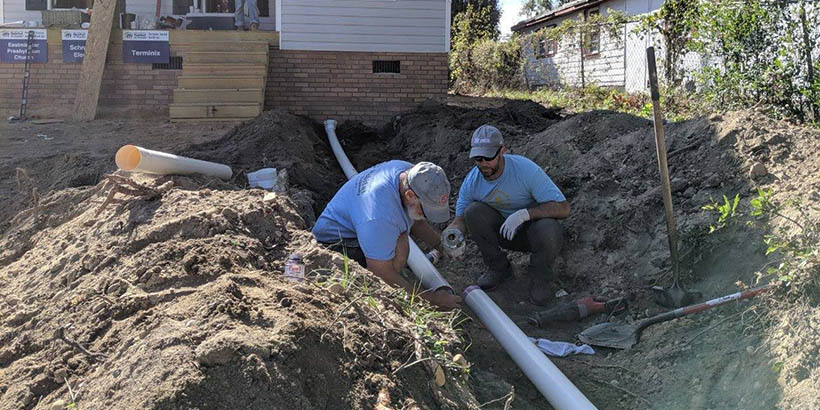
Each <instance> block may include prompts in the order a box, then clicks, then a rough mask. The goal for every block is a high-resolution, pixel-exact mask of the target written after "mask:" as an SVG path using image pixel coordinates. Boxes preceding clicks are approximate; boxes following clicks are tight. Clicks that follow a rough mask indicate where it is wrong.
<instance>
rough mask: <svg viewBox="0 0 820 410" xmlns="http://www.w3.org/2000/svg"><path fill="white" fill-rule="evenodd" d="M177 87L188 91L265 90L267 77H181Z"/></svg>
mask: <svg viewBox="0 0 820 410" xmlns="http://www.w3.org/2000/svg"><path fill="white" fill-rule="evenodd" d="M183 73H184V71H183ZM177 81H178V82H177V86H178V87H179V88H186V89H203V88H206V89H207V88H210V89H214V88H218V89H240V88H265V77H264V76H261V75H242V76H239V75H190V76H189V75H185V74H183V75H181V76H180V77H178V79H177Z"/></svg>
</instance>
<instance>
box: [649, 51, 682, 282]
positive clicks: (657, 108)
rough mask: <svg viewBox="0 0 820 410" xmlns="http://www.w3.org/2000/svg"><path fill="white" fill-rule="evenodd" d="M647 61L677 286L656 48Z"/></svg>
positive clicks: (673, 218)
mask: <svg viewBox="0 0 820 410" xmlns="http://www.w3.org/2000/svg"><path fill="white" fill-rule="evenodd" d="M646 61H647V66H648V68H649V91H650V95H651V97H652V116H653V121H652V123H653V124H654V126H655V148H656V149H657V153H658V169H659V170H660V172H661V185H662V186H663V210H664V212H665V213H666V231H667V234H668V239H669V253H670V254H671V256H672V273H673V274H674V282H673V283H674V285H673V286H677V283H678V279H679V278H680V262H679V260H680V259H679V258H678V240H677V236H678V235H677V232H676V230H675V214H674V213H673V212H672V187H671V184H670V183H669V165H668V164H667V162H666V139H665V138H664V135H663V109H662V108H661V103H660V93H659V92H658V70H657V67H656V65H655V47H649V48H647V49H646Z"/></svg>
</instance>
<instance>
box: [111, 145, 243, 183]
mask: <svg viewBox="0 0 820 410" xmlns="http://www.w3.org/2000/svg"><path fill="white" fill-rule="evenodd" d="M114 161H115V162H116V163H117V166H118V167H119V168H120V169H122V170H124V171H138V172H145V173H149V174H160V175H169V174H176V175H190V174H202V175H208V176H213V177H217V178H220V179H231V175H232V174H233V172H232V171H231V167H229V166H227V165H224V164H217V163H215V162H208V161H202V160H198V159H193V158H186V157H180V156H178V155H174V154H169V153H167V152H160V151H154V150H150V149H145V148H142V147H137V146H135V145H123V146H122V147H121V148H120V149H119V150H117V154H116V156H115V157H114Z"/></svg>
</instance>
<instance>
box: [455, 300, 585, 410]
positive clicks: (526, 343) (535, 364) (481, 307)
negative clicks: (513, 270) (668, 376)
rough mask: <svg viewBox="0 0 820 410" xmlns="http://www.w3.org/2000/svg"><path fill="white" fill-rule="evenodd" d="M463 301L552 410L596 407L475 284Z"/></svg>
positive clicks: (580, 409) (578, 409) (581, 409)
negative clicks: (545, 399) (553, 409)
mask: <svg viewBox="0 0 820 410" xmlns="http://www.w3.org/2000/svg"><path fill="white" fill-rule="evenodd" d="M463 296H464V302H465V303H467V306H469V307H470V309H472V310H473V312H475V314H476V316H478V319H479V320H481V323H483V324H484V326H485V327H486V328H487V330H489V331H490V333H492V335H493V337H494V338H495V340H497V341H498V343H500V344H501V346H502V347H504V350H506V351H507V353H508V354H509V355H510V357H512V359H513V361H514V362H515V363H516V364H517V365H518V367H520V368H521V370H522V371H523V372H524V374H526V375H527V377H528V378H529V379H530V381H532V384H534V385H535V387H536V388H537V389H538V391H540V392H541V394H543V395H544V397H546V398H547V400H548V401H549V402H550V404H551V405H552V407H554V408H555V410H585V409H595V406H594V405H593V404H592V403H591V402H590V401H589V400H588V399H587V398H586V396H584V394H583V393H581V391H580V390H578V388H577V387H575V385H574V384H572V382H571V381H570V380H569V379H567V377H566V376H564V373H561V370H560V369H559V368H558V367H556V366H555V365H554V364H553V363H552V361H550V360H549V359H548V358H547V357H546V356H544V353H542V352H541V351H540V350H538V348H537V347H535V344H533V343H532V342H531V341H530V340H529V339H528V338H527V335H525V334H524V332H522V331H521V329H519V328H518V326H516V325H515V323H513V321H512V320H510V318H509V317H507V315H505V314H504V312H503V311H502V310H501V308H499V307H498V305H496V304H495V302H493V300H492V299H490V297H489V296H487V294H486V293H484V291H483V290H481V288H480V287H478V286H475V285H473V286H470V287H468V288H467V289H465V290H464V293H463Z"/></svg>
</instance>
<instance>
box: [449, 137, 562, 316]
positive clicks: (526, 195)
mask: <svg viewBox="0 0 820 410" xmlns="http://www.w3.org/2000/svg"><path fill="white" fill-rule="evenodd" d="M470 146H471V149H470V158H471V159H472V160H473V161H474V162H475V167H473V168H472V169H471V170H470V172H469V173H468V174H467V176H466V177H465V178H464V182H463V183H462V184H461V189H460V190H459V193H458V201H457V203H456V217H455V219H454V220H453V222H452V223H451V224H450V225H449V226H448V228H447V229H448V230H449V229H457V230H459V231H461V232H462V234H463V233H468V234H469V236H470V237H471V238H472V239H473V241H475V243H476V244H477V245H478V249H479V251H481V256H482V258H483V259H484V263H485V264H486V265H487V267H488V268H489V269H488V270H487V271H486V272H484V273H482V274H481V275H480V276H479V277H478V285H479V286H481V288H482V289H486V290H490V289H492V288H494V287H496V286H498V285H499V284H500V283H501V282H503V281H504V280H506V279H507V278H509V277H511V276H512V268H511V266H510V262H509V260H508V259H507V255H506V254H505V253H504V252H503V251H502V250H501V248H504V249H509V250H515V251H525V252H531V255H530V264H529V267H528V268H527V271H528V274H529V277H530V301H531V302H532V303H533V304H536V305H544V304H546V303H547V302H548V300H549V299H550V297H551V295H552V289H551V287H550V285H549V281H550V280H551V279H553V277H552V275H553V274H554V272H551V271H550V270H551V268H552V263H553V261H554V260H555V257H556V256H558V253H559V252H560V251H561V246H562V245H563V228H562V227H561V224H560V223H559V222H558V220H559V219H563V218H566V217H568V216H569V212H570V206H569V203H568V202H567V200H566V198H564V194H562V193H561V191H560V190H559V189H558V187H557V186H555V184H554V183H553V182H552V180H551V179H550V178H549V176H547V174H546V173H545V172H544V170H542V169H541V167H539V166H538V165H536V164H535V163H534V162H532V161H531V160H529V159H527V158H525V157H522V156H520V155H509V154H505V148H504V139H503V137H502V135H501V131H499V130H498V129H497V128H495V127H493V126H491V125H482V126H481V127H479V128H477V129H476V130H475V131H474V132H473V135H472V138H471V142H470ZM446 231H447V230H445V232H446ZM463 246H464V245H462V246H461V248H460V249H459V248H457V249H455V250H451V251H449V252H448V254H450V256H458V255H459V254H461V253H463Z"/></svg>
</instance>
